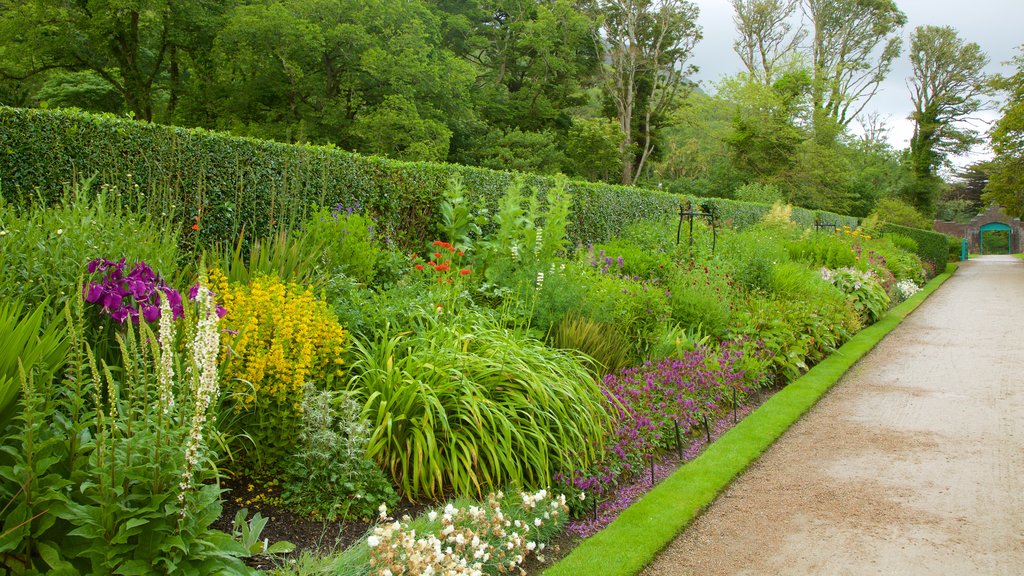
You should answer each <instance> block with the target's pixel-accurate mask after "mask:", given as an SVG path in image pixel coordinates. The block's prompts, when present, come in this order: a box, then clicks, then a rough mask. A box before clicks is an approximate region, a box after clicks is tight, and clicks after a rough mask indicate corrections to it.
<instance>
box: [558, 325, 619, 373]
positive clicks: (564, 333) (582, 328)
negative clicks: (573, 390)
mask: <svg viewBox="0 0 1024 576" xmlns="http://www.w3.org/2000/svg"><path fill="white" fill-rule="evenodd" d="M548 344H550V345H551V346H553V347H555V348H561V349H563V350H576V351H578V352H582V353H584V354H586V355H587V356H588V357H590V358H593V360H594V362H596V363H597V366H596V368H597V375H598V376H603V375H604V374H609V373H614V372H618V371H619V370H620V369H622V368H625V367H627V366H629V362H630V349H631V346H630V342H629V340H628V339H626V338H624V337H623V336H622V335H620V334H619V332H618V330H617V329H616V327H615V326H614V325H611V324H604V323H601V322H595V321H594V320H591V319H589V318H584V317H582V316H579V315H578V314H570V315H568V316H566V317H565V318H563V319H562V321H561V322H559V323H558V324H556V325H555V326H554V327H553V328H552V329H551V332H550V333H549V334H548Z"/></svg>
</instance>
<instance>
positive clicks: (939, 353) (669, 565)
mask: <svg viewBox="0 0 1024 576" xmlns="http://www.w3.org/2000/svg"><path fill="white" fill-rule="evenodd" d="M1022 372H1024V261H1021V260H1017V259H1015V258H1011V257H1007V256H985V257H981V258H978V259H977V260H972V261H970V262H968V263H965V264H964V265H963V266H962V267H961V268H960V270H959V271H958V272H957V273H956V274H955V275H954V276H953V277H952V278H950V279H949V280H948V281H947V282H946V284H945V285H943V287H942V288H940V289H939V290H938V291H936V292H935V294H933V295H932V296H931V297H930V298H929V299H928V300H927V301H926V302H925V303H924V304H923V305H922V306H921V307H920V308H918V309H917V311H915V312H914V313H912V314H911V315H910V316H909V317H908V318H907V319H906V320H905V321H904V322H903V324H902V325H900V326H899V327H897V328H896V329H895V330H894V331H893V332H892V333H890V334H889V336H888V337H886V338H885V339H884V340H883V341H882V342H881V343H880V344H879V345H878V347H877V348H875V349H874V350H873V351H871V352H870V353H869V354H868V355H867V356H865V357H864V358H863V359H862V360H861V361H860V362H859V363H858V364H857V365H856V366H854V368H853V369H852V370H851V371H850V372H849V373H848V374H847V375H846V376H844V377H843V379H842V380H840V381H839V383H838V384H837V385H836V386H835V388H833V389H832V390H831V391H830V392H829V393H828V394H827V395H826V396H825V397H824V398H823V399H822V400H821V402H820V403H819V404H818V405H817V406H815V407H814V408H813V409H812V410H811V411H810V412H809V413H808V414H807V415H806V416H804V418H802V419H801V420H800V421H799V422H797V423H796V424H795V425H794V426H793V427H792V428H791V429H790V430H789V431H788V432H787V433H786V434H785V435H784V436H783V437H782V438H781V439H780V440H779V441H778V442H777V443H776V444H775V445H774V446H773V447H772V448H770V449H769V450H768V451H767V452H766V453H765V454H764V455H763V456H762V457H761V459H760V460H758V461H757V462H756V463H755V464H753V465H752V466H751V468H750V469H749V470H748V471H747V472H746V473H745V474H743V475H742V476H741V477H740V478H738V479H737V480H736V481H735V482H734V483H733V484H732V486H730V488H729V489H728V490H727V491H726V492H724V493H723V494H722V496H721V497H719V498H718V499H717V500H716V501H715V503H714V504H713V505H712V506H711V507H710V508H709V509H708V510H707V511H706V512H705V513H704V514H703V515H702V516H701V517H700V518H698V520H697V521H696V522H694V524H693V525H691V526H690V527H689V528H688V529H687V530H686V531H685V532H683V533H682V534H680V536H679V537H678V538H676V540H675V541H674V542H673V543H672V544H671V545H670V546H669V547H668V548H666V549H665V550H664V551H663V552H662V553H661V554H660V555H659V556H658V558H657V559H656V560H655V561H654V563H653V564H651V565H650V566H648V568H647V569H646V570H645V571H644V572H643V574H644V575H645V576H655V575H676V574H694V575H700V576H714V575H717V574H723V575H725V574H728V575H740V574H744V575H752V574H757V575H760V574H771V575H801V576H802V575H807V574H829V575H833V574H835V575H846V574H850V575H853V574H856V575H860V574H898V575H918V574H919V575H937V574H949V575H963V574H985V575H993V576H994V575H1004V574H1005V575H1014V576H1016V575H1021V574H1024V374H1022Z"/></svg>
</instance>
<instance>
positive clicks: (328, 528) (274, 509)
mask: <svg viewBox="0 0 1024 576" xmlns="http://www.w3.org/2000/svg"><path fill="white" fill-rule="evenodd" d="M772 394H774V391H769V392H762V393H761V394H760V396H759V397H753V398H751V399H750V402H749V403H748V404H746V405H744V406H741V407H740V408H739V410H738V411H737V417H738V419H742V418H743V417H745V416H746V415H747V414H749V413H750V412H752V411H753V410H754V409H756V408H757V407H758V406H759V405H760V404H762V403H763V402H765V401H767V400H768V398H770V397H771V395H772ZM733 425H734V424H733V414H732V411H731V410H730V411H728V412H727V413H725V414H722V415H721V416H720V417H719V418H717V419H716V420H715V421H714V422H713V423H712V424H711V426H712V433H711V440H712V442H714V440H715V439H716V438H718V437H720V436H721V435H722V434H724V433H725V432H727V431H728V430H729V429H730V428H732V427H733ZM705 447H707V441H706V436H705V434H704V430H703V428H701V429H700V430H699V433H695V434H694V435H693V436H692V437H691V438H689V439H688V442H687V443H686V444H685V445H684V450H683V454H682V457H680V456H679V455H678V454H677V453H676V452H674V451H673V452H670V453H666V454H662V455H660V456H659V458H658V459H657V460H656V462H655V465H654V482H653V484H652V481H651V470H650V468H647V469H646V470H645V471H644V473H643V474H639V475H637V476H636V477H635V478H634V479H633V481H632V482H631V483H628V484H623V485H622V486H620V487H619V489H618V490H617V491H616V493H615V494H611V495H606V496H605V497H603V498H602V499H601V500H600V501H599V503H598V509H597V511H596V513H595V512H591V513H590V514H587V515H586V516H584V517H582V518H578V519H575V520H573V521H571V522H570V523H569V524H568V525H567V526H566V530H565V531H564V532H563V533H562V534H561V535H560V536H558V537H557V538H555V539H554V540H553V541H552V542H549V543H548V544H547V548H546V550H545V551H544V562H540V561H538V560H537V559H536V558H534V557H533V556H531V557H529V558H528V559H527V562H526V563H525V564H524V565H523V569H524V570H525V572H526V573H527V574H535V573H540V572H541V571H542V569H543V567H545V566H550V565H551V564H552V563H553V562H555V561H557V560H558V559H560V558H562V557H564V556H565V555H567V554H568V553H569V552H571V551H572V549H573V548H575V547H576V546H577V545H578V544H579V543H580V542H581V541H582V540H583V539H584V538H586V537H588V536H590V535H591V534H594V533H595V532H597V531H599V530H600V529H602V528H604V527H605V526H607V525H608V524H609V523H611V521H612V520H614V519H615V518H616V517H617V516H618V515H619V513H620V512H621V511H622V510H624V509H625V508H626V507H628V506H629V505H630V504H632V503H633V502H635V501H636V500H638V499H639V498H641V497H642V496H643V495H644V494H645V493H646V492H647V491H648V490H650V489H651V487H652V486H654V485H657V484H658V483H659V482H661V481H662V480H664V479H665V478H666V477H668V476H669V475H670V474H672V473H673V472H675V470H676V469H678V468H679V466H681V465H682V464H685V463H686V462H689V461H690V460H692V459H694V458H696V457H697V456H698V455H699V454H700V453H701V452H702V451H703V450H704V448H705ZM221 487H222V488H225V489H226V490H227V492H225V493H224V495H223V496H222V505H223V513H222V514H221V517H220V519H219V520H218V521H217V522H216V523H215V524H214V525H213V527H214V528H216V529H218V530H223V531H225V532H228V533H230V532H231V530H232V522H233V520H234V518H235V514H236V512H237V511H238V510H239V509H241V508H247V509H248V511H249V512H248V516H247V518H250V519H251V518H252V517H253V516H254V515H255V514H256V512H259V513H260V514H261V515H262V516H263V517H264V518H268V519H269V521H268V522H267V525H266V527H265V528H264V529H263V533H262V535H261V537H262V538H265V539H267V540H268V541H269V542H270V543H271V544H273V543H274V542H278V541H288V542H291V543H292V544H294V545H295V547H296V548H295V552H294V553H293V554H299V553H301V552H303V551H309V552H312V553H315V554H318V555H324V554H330V553H336V552H340V551H342V550H344V549H345V548H347V547H348V546H350V545H352V544H354V543H356V542H358V541H359V540H360V539H361V538H363V537H364V536H365V535H366V533H367V532H368V531H369V530H370V529H371V528H372V527H373V522H372V521H359V520H347V521H344V522H324V521H322V520H318V519H314V518H310V517H307V516H303V515H300V514H296V513H294V512H292V511H290V510H288V509H286V508H284V507H283V506H282V505H281V489H280V486H279V485H278V484H277V482H276V481H274V480H272V479H271V480H256V479H250V478H244V477H241V478H230V477H229V478H226V479H224V480H222V481H221ZM430 507H431V504H430V503H426V504H423V503H421V504H410V503H408V502H402V503H401V504H399V506H398V507H397V508H396V509H394V510H389V511H388V513H389V515H390V516H392V517H394V518H401V517H402V516H404V515H409V516H411V517H416V516H417V515H418V514H420V513H421V512H425V511H426V510H427V509H428V508H430ZM278 563H279V562H278ZM250 565H251V566H252V567H254V568H258V569H271V568H274V567H275V566H276V565H277V564H275V561H274V560H273V559H270V558H266V557H254V558H252V559H251V561H250Z"/></svg>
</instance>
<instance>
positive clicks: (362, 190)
mask: <svg viewBox="0 0 1024 576" xmlns="http://www.w3.org/2000/svg"><path fill="white" fill-rule="evenodd" d="M0 152H2V153H0V191H2V193H3V195H4V196H5V197H6V198H7V199H9V200H10V199H19V200H25V201H36V200H38V199H41V200H43V201H47V202H51V201H54V200H56V199H57V197H58V196H59V195H60V194H61V191H62V189H64V187H65V186H66V185H68V184H70V183H72V182H75V181H80V180H84V179H85V178H89V177H92V176H93V175H95V178H96V180H95V181H94V186H99V185H104V184H106V185H109V186H112V187H113V186H116V187H118V188H119V189H120V190H122V191H126V190H127V191H128V193H129V194H132V195H133V199H135V200H139V199H140V198H141V200H142V201H143V203H144V204H146V205H148V207H149V208H150V209H153V210H159V211H162V212H167V213H168V214H173V215H175V216H174V221H173V225H176V226H179V227H180V229H181V231H182V232H183V234H184V237H185V238H190V239H191V241H193V242H197V243H199V244H206V243H208V242H211V241H221V240H230V239H233V238H234V237H235V236H236V235H237V233H238V231H239V230H240V229H241V228H242V226H244V227H245V229H246V230H248V231H249V232H254V233H257V234H267V233H269V232H270V231H271V230H273V229H274V227H275V226H276V225H279V224H288V223H291V222H296V221H298V220H299V219H301V218H302V217H303V215H304V214H305V211H306V210H307V209H308V208H309V207H310V206H312V205H313V204H321V205H327V206H333V205H337V204H342V205H344V206H346V207H361V208H365V209H368V210H369V211H370V212H371V213H372V214H374V215H375V216H376V217H377V218H378V223H379V225H380V226H381V227H382V228H383V229H384V230H385V231H387V232H388V233H390V234H391V237H393V238H394V239H395V240H396V241H398V242H400V243H403V244H412V243H414V242H418V241H420V240H424V239H429V238H432V237H433V236H434V228H433V227H434V224H435V215H434V210H435V207H436V206H437V204H438V199H439V198H440V196H441V192H442V191H443V190H444V187H445V184H446V182H447V181H448V178H449V177H450V176H451V175H452V174H453V173H456V172H458V173H459V174H461V176H462V180H463V183H464V185H465V187H466V189H467V190H469V191H470V194H471V195H472V197H473V198H476V199H481V200H483V201H484V203H485V204H487V205H488V206H490V207H491V208H494V207H495V206H496V205H497V200H498V199H499V198H500V196H501V194H502V193H503V191H504V190H505V188H506V187H507V185H508V184H509V181H510V180H511V179H512V178H513V177H514V174H513V173H510V172H501V171H495V170H488V169H484V168H474V167H468V166H458V165H451V164H435V163H425V162H400V161H395V160H388V159H385V158H377V157H366V156H360V155H358V154H353V153H349V152H345V151H343V150H339V149H337V148H335V147H332V146H311V145H290V144H281V143H277V142H270V141H265V140H255V139H251V138H238V137H233V136H228V135H225V134H221V133H216V132H210V131H206V130H201V129H185V128H175V127H168V126H159V125H154V124H147V123H142V122H136V121H133V120H129V119H125V118H118V117H115V116H111V115H95V114H89V113H84V112H78V111H71V110H27V109H17V108H7V107H0ZM526 178H527V181H528V183H529V184H530V185H533V186H536V187H537V188H538V189H539V190H542V191H543V190H546V189H547V188H548V187H550V186H551V184H552V182H553V180H552V179H551V178H547V177H542V176H536V175H530V176H526ZM136 186H137V187H138V188H137V189H138V191H139V193H141V194H143V195H144V196H141V197H137V196H134V194H135V192H134V191H135V190H136ZM570 190H571V192H572V193H573V195H574V197H575V206H574V221H573V225H572V226H571V227H570V234H571V236H572V239H573V240H574V241H575V242H580V243H586V242H600V241H603V240H605V239H608V238H609V237H611V236H613V235H615V234H616V233H617V232H619V231H621V230H622V229H623V227H624V226H625V225H627V224H629V223H631V222H633V221H636V220H640V219H652V218H660V217H666V216H671V215H674V214H676V213H677V212H678V207H679V204H680V201H681V198H680V197H679V196H675V195H671V194H667V193H662V192H658V191H652V190H647V189H641V188H635V187H625V186H614V185H608V184H598V183H589V182H575V181H574V182H572V183H571V184H570ZM694 200H695V201H696V202H698V203H699V202H701V200H699V199H694ZM710 202H713V203H714V204H715V205H716V206H717V207H718V212H719V215H720V216H721V218H722V220H723V221H726V222H731V223H732V224H734V225H736V226H741V227H742V226H745V225H748V224H751V223H753V222H756V221H758V220H759V219H760V218H761V216H763V215H764V213H765V212H766V211H767V210H768V207H767V206H765V205H760V204H750V203H746V202H735V201H731V200H723V199H713V200H710ZM793 216H794V219H796V220H797V221H798V222H800V223H802V224H804V225H807V226H809V225H811V224H813V223H814V222H815V221H818V220H822V221H826V222H829V223H836V224H839V225H843V224H848V225H850V226H854V225H856V223H857V221H856V218H853V217H850V216H842V215H839V214H833V213H827V212H820V211H811V210H805V209H802V208H796V209H794V210H793ZM168 218H171V216H169V217H168ZM197 219H198V232H196V231H193V230H192V225H193V224H195V223H196V222H197Z"/></svg>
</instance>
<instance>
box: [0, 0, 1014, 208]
mask: <svg viewBox="0 0 1024 576" xmlns="http://www.w3.org/2000/svg"><path fill="white" fill-rule="evenodd" d="M730 3H731V5H732V8H733V11H734V18H733V21H734V23H735V25H736V38H737V40H736V41H735V44H734V48H735V50H736V53H737V54H738V55H739V56H740V59H741V61H742V62H743V64H744V67H745V71H744V72H743V73H741V74H737V75H735V76H732V77H726V78H723V79H721V80H720V81H719V82H718V83H717V84H715V85H714V86H713V87H712V88H713V91H712V92H710V93H709V92H705V91H703V90H701V88H700V87H697V86H696V85H695V84H694V83H693V82H692V81H691V77H692V75H693V73H694V71H695V68H694V67H693V65H692V62H691V55H692V52H693V49H694V47H695V45H696V44H697V43H698V42H699V41H700V40H701V34H702V31H701V29H700V27H699V26H698V24H697V17H698V10H697V7H696V5H695V4H694V3H693V2H692V1H687V0H259V1H253V0H175V1H174V2H170V1H168V0H76V1H74V2H58V1H56V0H0V104H7V105H15V106H50V107H57V106H74V107H79V108H83V109H86V110H93V111H101V112H113V113H116V114H129V115H132V116H134V117H136V118H138V119H141V120H147V121H154V122H162V123H170V124H177V125H183V126H201V127H206V128H211V129H216V130H225V131H230V132H232V133H235V134H240V135H248V136H254V137H259V138H269V139H275V140H279V141H284V142H314V143H325V144H328V143H329V144H334V145H336V146H339V147H341V148H344V149H347V150H353V151H357V152H362V153H367V154H377V155H382V156H388V157H392V158H400V159H409V160H432V161H447V162H457V163H464V164H472V165H478V166H487V167H492V168H497V169H511V170H520V171H527V172H537V173H545V174H553V173H558V172H563V173H566V174H569V175H570V176H575V177H579V178H586V179H591V180H603V181H608V182H623V183H635V184H639V185H641V186H659V187H663V188H665V189H667V190H671V191H676V192H684V193H692V194H700V195H704V196H725V197H734V196H735V195H736V194H737V190H741V189H742V193H741V194H740V195H741V196H744V197H748V196H749V197H753V196H757V197H762V196H763V197H776V196H778V197H781V198H783V199H785V200H787V201H791V202H797V203H801V204H804V205H806V206H809V207H815V208H824V209H829V210H835V211H841V212H850V213H853V214H858V215H866V214H868V213H870V212H871V211H872V210H873V208H874V206H875V204H876V203H877V202H878V201H879V200H880V199H882V198H886V197H896V196H903V197H905V198H914V199H916V198H918V197H920V200H915V203H916V204H917V205H918V206H919V207H924V206H927V205H929V203H930V202H931V201H932V200H934V199H936V197H937V196H936V194H937V190H939V189H944V187H943V186H940V185H939V184H941V183H939V182H938V180H937V178H938V176H936V175H935V174H936V170H935V169H936V167H937V166H938V164H939V163H941V161H942V159H943V158H944V157H946V156H949V155H952V154H956V153H958V152H960V151H962V150H963V149H964V147H965V146H967V145H969V144H970V143H971V142H973V135H972V134H971V133H970V132H969V131H965V130H963V129H962V127H961V126H960V125H959V124H957V122H956V120H957V119H958V118H960V117H962V116H963V115H964V114H965V113H969V112H970V110H971V109H972V106H974V104H975V103H976V102H977V94H978V93H976V92H972V90H974V89H975V88H976V87H977V85H978V84H977V82H975V81H976V80H977V79H978V78H980V76H979V75H978V74H977V72H978V70H980V66H981V65H983V64H982V63H983V54H981V52H980V50H979V49H977V47H976V46H974V45H969V44H966V43H964V42H962V41H961V40H959V38H957V37H956V33H955V31H953V30H952V29H947V28H936V27H925V28H921V29H919V30H918V31H917V32H915V34H914V36H913V46H912V50H911V59H912V62H913V63H914V67H915V78H914V80H913V81H912V86H913V87H914V100H913V103H914V105H915V108H916V112H915V113H914V118H915V119H916V120H917V121H918V131H917V133H916V135H915V138H914V141H913V142H912V144H911V148H910V150H908V151H898V150H894V149H892V148H891V147H890V146H889V145H888V144H887V143H886V139H885V133H886V126H885V125H884V123H883V122H882V121H880V120H879V118H878V117H877V116H875V117H872V116H869V115H867V114H865V113H864V110H865V106H866V105H867V104H868V102H869V101H870V100H871V98H872V96H873V95H874V94H875V92H876V91H877V89H878V85H879V83H880V82H881V80H882V79H883V78H885V76H886V75H887V74H888V73H889V70H890V68H891V66H892V63H893V61H894V59H895V58H897V57H898V55H899V53H900V39H899V33H900V30H901V28H902V27H903V26H904V24H905V22H906V17H905V16H904V14H903V13H902V12H901V11H900V9H899V7H898V6H897V4H896V3H895V2H894V1H893V0H730ZM716 33H720V31H716ZM1018 66H1020V63H1019V62H1018ZM1021 76H1022V73H1021V72H1019V71H1018V74H1016V75H1015V76H1013V77H1011V78H1003V79H1001V80H1000V81H999V88H1000V89H1002V90H1004V91H1006V92H1007V93H1008V94H1010V95H1011V100H1010V102H1009V103H1008V104H1007V105H1006V107H1005V108H1004V109H1003V118H1002V120H1001V121H1000V123H999V124H998V125H997V126H996V128H995V129H994V131H993V132H992V137H993V142H994V144H995V150H996V158H995V160H993V162H992V163H991V164H990V165H986V166H985V168H984V169H985V171H986V173H989V172H991V175H992V178H991V181H990V182H989V183H988V185H987V187H986V191H987V196H986V198H988V199H991V200H998V201H1001V202H1003V203H1004V204H1008V205H1011V206H1020V205H1021V204H1022V201H1021V200H1020V195H1021V194H1022V193H1020V192H1019V183H1020V174H1021V173H1022V171H1021V168H1020V167H1021V165H1022V164H1024V161H1022V160H1021V157H1022V154H1021V152H1020V150H1021V146H1020V142H1021V141H1022V138H1020V136H1019V132H1020V130H1019V128H1020V126H1018V124H1024V122H1017V120H1018V119H1019V117H1024V114H1021V113H1020V112H1019V111H1018V110H1017V109H1018V108H1020V107H1021V104H1020V102H1021V100H1022V99H1024V98H1022V96H1021V94H1022V93H1024V90H1022V89H1021V88H1020V86H1021V81H1020V77H1021ZM968 86H970V87H971V89H968V88H967V87H968ZM854 122H857V123H859V125H860V126H861V127H862V130H861V132H862V133H863V135H862V136H854V131H853V130H851V129H850V128H849V126H850V125H851V124H853V123H854ZM922 183H924V184H922ZM975 188H977V186H975ZM953 189H956V190H959V189H960V188H957V187H953V188H950V190H953ZM972 194H973V193H972ZM751 195H753V196H751ZM1015 195H1016V196H1015ZM975 196H976V194H975ZM972 198H974V196H972ZM939 199H940V200H941V201H942V202H943V204H942V208H943V210H944V211H945V212H950V213H952V212H951V211H953V212H955V211H956V210H959V209H965V210H970V209H974V205H973V204H972V205H971V206H969V207H968V206H966V205H964V206H961V204H962V202H961V203H959V204H958V202H960V200H959V199H958V197H953V196H950V197H948V198H946V197H942V198H939ZM973 201H974V200H972V202H973ZM1017 210H1018V212H1019V211H1020V209H1017Z"/></svg>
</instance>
